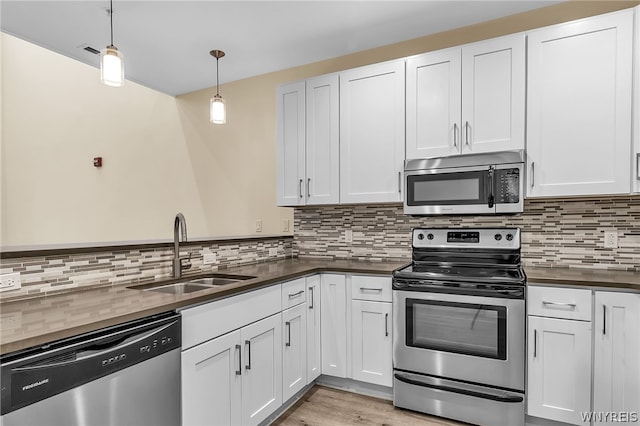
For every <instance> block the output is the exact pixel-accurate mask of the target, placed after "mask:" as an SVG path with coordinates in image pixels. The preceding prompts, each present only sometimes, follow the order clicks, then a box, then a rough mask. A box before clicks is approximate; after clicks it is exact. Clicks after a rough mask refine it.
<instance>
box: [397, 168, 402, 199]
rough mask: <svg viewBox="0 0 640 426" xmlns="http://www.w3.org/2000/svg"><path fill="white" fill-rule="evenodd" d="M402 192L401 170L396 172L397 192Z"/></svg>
mask: <svg viewBox="0 0 640 426" xmlns="http://www.w3.org/2000/svg"><path fill="white" fill-rule="evenodd" d="M401 192H402V172H398V194H399V193H401Z"/></svg>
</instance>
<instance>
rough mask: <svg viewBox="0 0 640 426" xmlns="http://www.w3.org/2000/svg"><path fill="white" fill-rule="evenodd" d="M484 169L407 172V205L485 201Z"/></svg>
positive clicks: (461, 203)
mask: <svg viewBox="0 0 640 426" xmlns="http://www.w3.org/2000/svg"><path fill="white" fill-rule="evenodd" d="M487 179H488V175H487V172H486V171H475V172H462V173H443V174H425V175H409V176H407V204H408V205H410V206H437V205H465V204H485V203H486V202H487V201H486V200H487V195H486V191H487V188H486V187H487V185H486V181H487Z"/></svg>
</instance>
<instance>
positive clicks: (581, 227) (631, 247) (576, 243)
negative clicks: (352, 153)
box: [293, 196, 640, 272]
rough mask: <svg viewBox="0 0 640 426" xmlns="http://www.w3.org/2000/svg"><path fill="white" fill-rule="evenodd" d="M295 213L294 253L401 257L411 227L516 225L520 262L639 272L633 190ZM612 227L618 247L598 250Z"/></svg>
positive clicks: (639, 212)
mask: <svg viewBox="0 0 640 426" xmlns="http://www.w3.org/2000/svg"><path fill="white" fill-rule="evenodd" d="M294 218H295V220H294V227H295V228H294V240H293V254H294V256H300V257H303V256H304V257H318V258H326V257H329V258H335V259H345V258H351V259H368V260H384V259H406V260H407V261H408V259H409V258H410V253H411V229H412V228H414V227H500V226H514V227H519V228H521V230H522V256H523V263H524V265H525V266H541V267H571V268H597V269H615V270H626V271H637V272H640V196H625V197H602V198H599V199H585V198H576V199H563V200H558V199H545V200H531V199H529V200H525V207H524V213H522V214H519V215H514V216H428V217H427V216H425V217H412V216H405V215H404V214H403V213H402V205H401V204H380V205H352V206H327V207H301V208H296V209H295V213H294ZM613 228H615V229H616V230H617V232H618V248H616V249H611V248H604V231H605V230H609V229H613ZM346 230H350V231H351V232H352V236H353V237H352V238H353V241H352V242H347V241H345V231H346Z"/></svg>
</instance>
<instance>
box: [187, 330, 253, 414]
mask: <svg viewBox="0 0 640 426" xmlns="http://www.w3.org/2000/svg"><path fill="white" fill-rule="evenodd" d="M240 352H241V341H240V331H235V332H232V333H229V334H225V335H224V336H220V337H218V338H216V339H212V340H209V341H208V342H205V343H202V344H200V345H198V346H195V347H193V348H191V349H188V350H186V351H183V352H182V360H181V368H182V373H181V377H182V379H181V381H182V383H181V389H182V392H181V399H182V424H183V425H185V426H187V425H205V424H210V425H212V424H220V425H240V424H241V389H242V379H241V377H242V376H241V375H240V374H241V373H242V370H241V368H242V365H241V360H240V355H241V354H240Z"/></svg>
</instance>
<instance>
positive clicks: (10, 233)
mask: <svg viewBox="0 0 640 426" xmlns="http://www.w3.org/2000/svg"><path fill="white" fill-rule="evenodd" d="M639 3H640V2H639V1H622V2H616V1H587V2H578V1H571V2H567V3H563V4H560V5H556V6H552V7H548V8H545V9H540V10H537V11H532V12H527V13H523V14H519V15H514V16H512V17H507V18H502V19H499V20H495V21H491V22H486V23H482V24H478V25H473V26H469V27H465V28H462V29H458V30H453V31H447V32H444V33H440V34H436V35H432V36H427V37H422V38H419V39H415V40H410V41H406V42H402V43H397V44H394V45H390V46H385V47H381V48H377V49H372V50H369V51H365V52H360V53H356V54H352V55H349V56H344V57H340V58H335V59H331V60H327V61H322V62H318V63H314V64H309V65H305V66H301V67H297V68H292V69H288V70H283V71H279V72H275V73H271V74H267V75H263V76H258V77H255V78H250V79H245V80H240V81H237V82H233V83H229V84H226V85H223V86H221V90H220V91H221V93H222V95H223V96H224V97H225V100H226V101H227V106H228V121H227V125H225V126H213V125H211V124H209V122H208V102H209V98H210V97H211V95H212V94H213V89H207V90H202V91H198V92H194V93H190V94H187V95H183V96H179V97H177V98H172V97H169V96H166V95H163V94H160V93H158V92H155V91H153V90H151V89H147V88H144V87H142V86H139V85H136V84H134V83H131V82H127V84H126V85H125V87H124V88H121V89H113V88H108V87H104V86H102V85H101V84H100V82H99V78H98V71H97V70H96V69H95V68H93V67H89V66H87V65H84V64H81V63H79V62H77V61H73V60H71V59H68V58H65V57H62V56H60V55H57V54H55V53H52V52H49V51H47V50H45V49H42V48H39V47H36V46H34V45H31V44H29V43H26V42H24V41H21V40H18V39H15V38H13V37H11V36H7V35H4V34H3V35H2V39H1V42H2V56H1V58H2V60H1V63H0V69H1V72H0V73H1V74H0V75H1V79H2V89H1V90H2V92H1V94H2V104H3V105H2V110H1V111H2V127H1V135H2V158H1V161H2V189H3V190H2V235H1V241H0V244H1V245H2V246H3V247H7V246H32V245H36V246H39V245H46V244H76V243H87V244H92V243H101V242H117V241H140V240H142V241H145V240H154V239H169V238H171V236H172V223H173V217H174V215H175V213H176V212H177V211H182V212H183V213H184V214H185V216H186V218H187V221H188V225H189V231H190V232H189V233H190V235H191V236H192V237H201V238H204V237H213V236H226V235H249V234H254V233H255V232H254V231H255V224H256V220H262V223H263V232H262V234H282V233H283V232H282V229H283V228H282V226H283V220H292V217H293V213H292V210H291V209H285V208H277V207H275V90H276V87H277V86H278V85H279V84H280V83H283V82H287V81H292V80H297V79H303V78H306V77H310V76H315V75H321V74H325V73H329V72H335V71H340V70H343V69H348V68H353V67H356V66H361V65H367V64H371V63H375V62H380V61H384V60H388V59H395V58H400V57H405V56H410V55H413V54H417V53H421V52H426V51H430V50H436V49H440V48H444V47H449V46H454V45H458V44H463V43H468V42H472V41H477V40H482V39H486V38H491V37H496V36H500V35H504V34H509V33H514V32H519V31H525V30H528V29H532V28H537V27H541V26H546V25H551V24H555V23H559V22H564V21H568V20H572V19H577V18H581V17H585V16H591V15H595V14H599V13H605V12H609V11H613V10H618V9H622V8H627V7H632V6H634V5H636V4H639ZM94 156H102V157H104V167H103V168H102V169H96V168H94V167H93V166H92V164H91V160H92V158H93V157H94Z"/></svg>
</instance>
